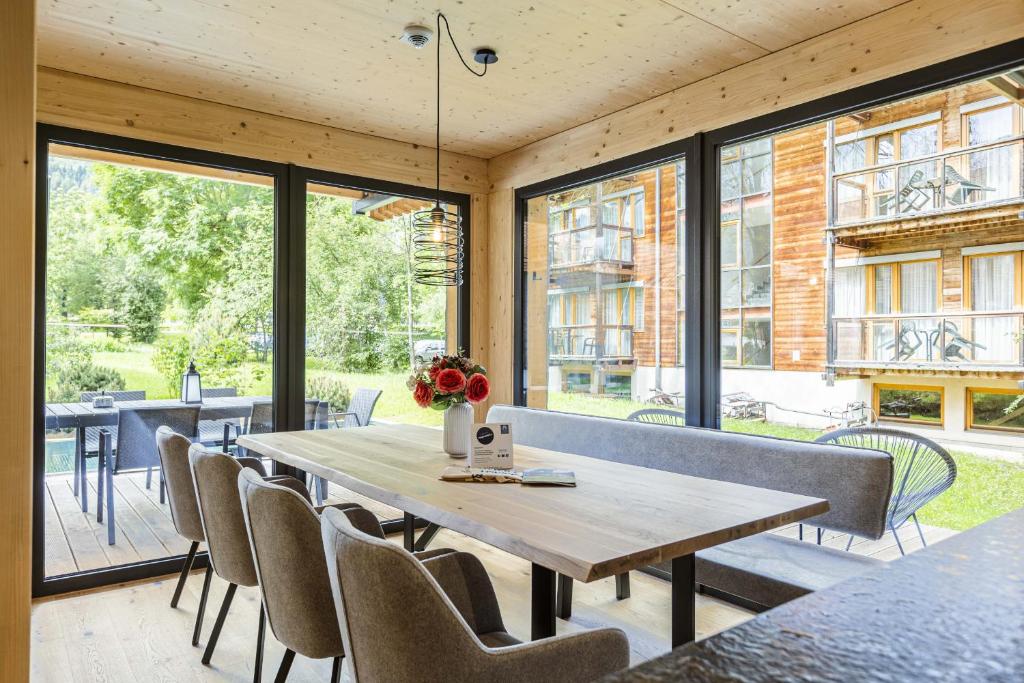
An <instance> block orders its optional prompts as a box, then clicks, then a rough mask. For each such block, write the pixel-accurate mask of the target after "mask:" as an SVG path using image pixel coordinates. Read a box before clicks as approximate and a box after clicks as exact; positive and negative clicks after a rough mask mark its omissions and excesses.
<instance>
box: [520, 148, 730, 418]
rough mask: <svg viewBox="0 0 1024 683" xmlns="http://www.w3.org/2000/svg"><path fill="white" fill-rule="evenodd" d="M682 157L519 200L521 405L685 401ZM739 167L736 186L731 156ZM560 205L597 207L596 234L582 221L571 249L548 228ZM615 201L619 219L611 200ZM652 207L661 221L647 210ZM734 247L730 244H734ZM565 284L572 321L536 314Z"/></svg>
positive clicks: (608, 411) (586, 409) (597, 409)
mask: <svg viewBox="0 0 1024 683" xmlns="http://www.w3.org/2000/svg"><path fill="white" fill-rule="evenodd" d="M683 164H684V162H683V161H682V160H680V161H678V162H672V163H670V164H665V165H663V166H660V167H654V168H649V169H645V170H641V171H637V172H631V173H629V174H628V175H624V176H621V177H617V178H612V179H609V180H604V181H602V182H600V183H592V184H589V185H584V186H581V187H578V188H573V189H570V190H566V191H562V192H558V193H554V194H551V195H545V196H541V197H535V198H533V199H530V200H529V201H528V202H527V209H526V216H525V222H524V230H523V234H524V242H523V245H522V248H523V255H524V259H523V267H524V269H525V270H524V273H523V276H522V277H523V283H524V288H525V299H526V303H525V307H526V310H525V315H524V320H525V321H526V322H525V325H526V327H525V330H524V337H525V346H526V350H525V362H524V365H525V384H526V397H525V398H526V404H527V405H529V406H533V407H537V408H550V409H553V410H563V411H568V412H575V413H584V414H591V415H607V416H613V417H621V418H625V417H627V416H629V415H630V414H632V413H633V412H635V411H636V410H639V409H641V408H642V407H644V406H645V405H648V404H649V402H651V401H654V402H655V403H656V404H657V405H659V406H661V407H665V406H668V407H671V408H673V409H678V410H679V411H680V412H681V411H682V410H683V405H684V401H683V390H684V388H685V387H684V370H683V368H682V351H681V349H682V347H683V339H682V333H683V311H682V305H681V303H682V301H683V297H682V293H681V292H680V291H679V287H680V285H681V283H683V282H685V278H684V277H683V273H682V266H683V261H684V258H683V257H684V250H683V247H684V244H683V242H684V240H683V236H684V234H685V210H684V209H685V207H684V205H683V200H684V198H685V193H686V190H685V169H684V165H683ZM736 168H737V180H736V183H737V188H736V193H738V191H739V164H737V167H736ZM656 179H658V180H660V182H659V181H658V180H656ZM566 203H575V204H576V205H578V206H580V208H585V207H587V206H593V207H595V208H594V211H597V210H598V209H597V208H596V207H601V206H604V207H605V212H606V213H605V216H606V219H605V224H604V226H603V227H602V230H601V232H600V234H598V233H597V230H596V228H592V227H589V226H585V227H584V228H583V229H581V230H579V231H577V234H576V238H575V239H576V241H575V242H574V243H573V244H572V245H570V246H568V247H566V246H563V245H562V244H560V243H559V242H558V241H557V240H555V239H553V238H552V237H551V236H549V235H547V234H545V232H544V224H543V220H544V216H545V214H546V212H547V211H549V207H550V206H558V205H562V204H566ZM612 205H614V206H615V212H616V219H615V221H611V220H610V218H611V216H610V210H609V209H608V208H607V207H610V206H612ZM736 210H737V211H738V210H739V209H738V202H737V208H736ZM645 212H646V213H647V218H646V221H645V216H644V214H645ZM655 212H658V214H657V215H660V220H659V221H654V220H652V219H651V216H654V215H655ZM738 218H739V217H738V216H737V219H738ZM645 223H646V224H645ZM576 245H578V246H576ZM737 249H738V246H736V245H734V247H733V251H734V253H735V252H736V251H737ZM659 273H660V277H659V276H658V274H659ZM561 292H566V293H568V292H571V293H572V296H573V297H574V300H575V302H576V304H575V309H574V310H575V311H576V312H577V316H576V317H575V318H574V319H566V318H564V317H563V318H562V319H560V320H556V319H554V318H552V317H550V316H544V315H539V314H537V313H536V312H537V311H539V310H540V308H541V307H543V306H544V305H545V301H547V299H548V297H550V296H553V295H555V294H556V293H561ZM659 302H660V306H659V305H658V303H659Z"/></svg>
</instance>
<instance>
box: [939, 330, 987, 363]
mask: <svg viewBox="0 0 1024 683" xmlns="http://www.w3.org/2000/svg"><path fill="white" fill-rule="evenodd" d="M943 332H945V346H944V347H943V349H942V360H944V361H948V360H963V361H970V360H971V359H970V358H968V357H967V356H966V355H964V351H970V352H971V353H972V354H973V353H974V351H975V350H976V349H982V350H984V349H985V348H986V347H985V345H984V344H979V343H978V342H975V341H971V340H970V339H968V338H967V337H965V336H963V335H962V334H960V328H959V327H957V325H956V323H954V322H953V321H952V320H944V321H943V325H942V327H939V328H938V329H936V330H935V331H933V332H932V333H931V336H930V338H929V344H930V345H931V346H935V347H938V346H939V344H941V343H942V337H943Z"/></svg>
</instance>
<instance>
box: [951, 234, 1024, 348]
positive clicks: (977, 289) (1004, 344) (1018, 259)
mask: <svg viewBox="0 0 1024 683" xmlns="http://www.w3.org/2000/svg"><path fill="white" fill-rule="evenodd" d="M1022 271H1024V263H1022V254H1021V252H1020V251H1016V252H1004V253H991V254H972V255H968V256H966V257H965V258H964V274H963V278H964V302H965V307H966V308H969V310H970V311H971V312H972V313H978V314H979V315H976V316H970V317H969V318H966V319H965V320H964V321H963V324H962V327H963V328H964V329H963V331H962V334H963V335H964V336H965V337H966V338H967V340H968V342H969V347H970V348H969V351H970V354H971V357H972V358H973V359H974V360H976V361H979V362H987V363H995V364H1004V365H1011V364H1016V363H1018V362H1019V349H1020V343H1019V334H1020V329H1021V317H1020V314H1019V313H1015V312H1014V311H1015V310H1016V309H1019V307H1020V306H1021V305H1022V304H1024V301H1022V297H1024V295H1022V289H1024V282H1022ZM1000 313H1007V314H1008V315H999V314H1000Z"/></svg>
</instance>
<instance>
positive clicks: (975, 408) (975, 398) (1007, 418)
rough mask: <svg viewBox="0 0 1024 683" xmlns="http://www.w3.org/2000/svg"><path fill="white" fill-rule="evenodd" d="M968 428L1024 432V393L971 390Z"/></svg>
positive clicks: (1006, 390)
mask: <svg viewBox="0 0 1024 683" xmlns="http://www.w3.org/2000/svg"><path fill="white" fill-rule="evenodd" d="M967 428H968V429H993V430H998V431H1010V432H1024V391H1021V390H1019V389H975V388H969V389H968V390H967Z"/></svg>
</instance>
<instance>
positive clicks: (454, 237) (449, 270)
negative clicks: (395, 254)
mask: <svg viewBox="0 0 1024 683" xmlns="http://www.w3.org/2000/svg"><path fill="white" fill-rule="evenodd" d="M412 243H413V264H414V276H415V279H416V282H418V283H420V284H424V285H435V286H442V287H454V286H458V285H461V284H462V262H463V254H462V252H463V238H462V218H461V217H460V216H459V214H458V213H454V212H451V211H445V210H444V208H442V207H441V205H440V204H434V207H433V208H432V209H430V210H429V211H417V212H416V213H415V214H414V215H413V236H412Z"/></svg>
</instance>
